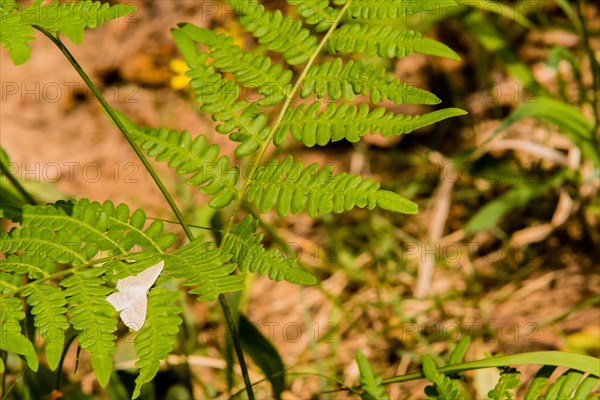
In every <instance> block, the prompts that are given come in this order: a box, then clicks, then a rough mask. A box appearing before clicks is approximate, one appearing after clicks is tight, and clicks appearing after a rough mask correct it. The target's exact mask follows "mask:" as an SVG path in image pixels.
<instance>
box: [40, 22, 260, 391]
mask: <svg viewBox="0 0 600 400" xmlns="http://www.w3.org/2000/svg"><path fill="white" fill-rule="evenodd" d="M34 28H36V29H37V30H39V31H40V32H42V33H43V34H44V35H45V36H46V37H48V38H49V39H50V40H51V41H52V42H53V43H54V44H55V45H56V46H57V47H58V48H59V49H60V51H61V52H62V53H63V54H64V56H65V57H66V58H67V60H68V61H69V62H70V63H71V65H72V66H73V68H75V70H76V71H77V73H78V74H79V76H81V79H83V81H84V82H85V84H86V85H87V86H88V87H89V89H90V91H91V92H92V93H93V95H94V97H96V99H98V101H99V102H100V105H101V106H102V108H103V109H104V111H105V112H106V114H108V116H109V118H110V119H111V120H112V122H113V123H114V124H115V125H116V126H117V128H118V129H119V130H120V131H121V133H122V134H123V136H124V137H125V139H126V140H127V142H128V143H129V145H130V146H131V148H132V149H133V150H134V151H135V153H136V155H137V156H138V158H139V159H140V161H141V162H142V164H143V165H144V168H146V170H147V171H148V173H149V174H150V176H151V177H152V180H154V183H155V184H156V186H158V189H159V190H160V192H161V193H162V194H163V196H164V198H165V199H166V200H167V203H169V207H171V210H172V211H173V213H174V214H175V217H176V218H177V220H178V221H179V223H180V224H181V227H182V228H183V230H184V232H185V235H186V236H187V237H188V239H189V240H190V241H193V240H194V234H193V233H192V230H191V229H190V227H189V225H188V224H187V223H186V222H185V219H184V217H183V214H182V213H181V211H180V210H179V207H178V206H177V204H176V203H175V201H174V200H173V197H172V196H171V195H170V193H169V191H168V190H167V188H166V186H165V185H164V184H163V182H162V180H161V179H160V177H159V176H158V174H157V173H156V171H155V170H154V168H153V167H152V165H151V164H150V162H149V161H148V159H147V158H146V156H145V155H144V153H143V152H142V150H141V149H140V148H139V147H138V146H137V145H136V144H135V141H134V140H133V138H132V137H131V135H130V134H129V132H128V131H127V128H125V125H123V123H122V122H121V120H120V119H119V118H118V117H117V115H116V114H115V112H114V111H113V109H112V107H111V106H110V105H109V104H108V102H107V101H106V100H105V99H104V97H103V96H102V93H101V92H100V90H99V89H98V87H97V86H96V85H95V84H94V82H92V80H91V79H90V77H89V76H88V75H87V73H86V72H85V71H84V70H83V68H82V67H81V65H79V63H78V62H77V60H76V59H75V57H73V55H72V54H71V52H70V51H69V49H68V48H67V47H66V46H65V45H64V43H63V42H62V41H61V40H60V39H59V38H58V37H56V36H54V35H53V34H52V33H50V32H49V31H47V30H46V29H44V28H42V27H39V26H35V25H34ZM219 303H220V305H221V308H222V310H223V314H224V315H225V321H226V323H227V328H228V329H229V332H230V334H231V335H232V337H231V339H232V341H233V345H234V347H235V350H236V354H237V356H238V361H239V363H240V368H241V369H242V375H243V376H244V382H245V383H246V389H247V391H248V397H249V398H250V399H251V400H252V399H254V393H253V392H252V385H250V384H249V382H250V375H249V374H248V369H247V367H246V362H245V360H244V353H243V351H242V345H241V343H240V341H239V338H238V337H237V328H236V326H235V323H234V321H233V319H232V318H231V310H230V309H229V306H228V305H227V300H226V298H225V296H224V295H223V294H220V295H219Z"/></svg>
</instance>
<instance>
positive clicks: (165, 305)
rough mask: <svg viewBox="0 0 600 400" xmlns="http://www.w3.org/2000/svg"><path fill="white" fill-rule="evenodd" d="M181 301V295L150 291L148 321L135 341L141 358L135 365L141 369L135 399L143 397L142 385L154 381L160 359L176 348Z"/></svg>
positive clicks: (157, 289)
mask: <svg viewBox="0 0 600 400" xmlns="http://www.w3.org/2000/svg"><path fill="white" fill-rule="evenodd" d="M178 298H179V293H178V292H169V291H167V290H165V289H160V288H156V289H152V290H150V293H149V295H148V312H147V318H146V322H145V323H144V326H143V327H142V329H141V330H140V332H139V333H138V334H137V335H136V337H135V342H134V347H135V349H136V351H137V355H138V358H139V359H138V361H137V362H136V363H135V366H136V367H138V368H139V369H140V372H139V375H138V377H137V378H136V380H135V389H134V391H133V398H134V399H135V398H137V397H138V396H139V395H140V390H141V387H142V385H143V384H144V383H146V382H150V381H151V380H152V379H153V378H154V376H155V375H156V373H157V372H158V368H159V366H160V360H162V359H164V358H165V357H166V356H167V355H168V354H169V353H170V352H171V350H172V349H173V345H174V343H175V340H176V339H177V332H179V325H181V323H182V322H183V321H182V319H181V317H179V315H180V314H181V313H182V312H183V308H182V307H181V305H179V304H178V303H177V300H178Z"/></svg>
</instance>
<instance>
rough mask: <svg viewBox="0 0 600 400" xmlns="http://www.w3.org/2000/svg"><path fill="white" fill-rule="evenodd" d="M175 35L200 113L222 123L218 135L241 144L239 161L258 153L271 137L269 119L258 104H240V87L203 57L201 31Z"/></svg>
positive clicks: (184, 29)
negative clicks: (227, 136)
mask: <svg viewBox="0 0 600 400" xmlns="http://www.w3.org/2000/svg"><path fill="white" fill-rule="evenodd" d="M171 33H172V34H173V37H174V39H175V42H176V43H177V47H178V48H179V50H180V51H181V53H182V55H183V58H184V59H185V61H186V63H187V65H188V66H189V67H190V70H189V71H188V72H187V73H186V75H187V76H188V77H190V78H191V81H190V86H191V88H192V90H193V91H194V93H195V94H196V96H197V98H196V100H197V102H198V104H200V110H201V111H204V112H207V113H210V114H212V118H213V120H215V121H220V122H222V124H220V125H217V127H216V128H215V129H216V131H217V132H219V133H221V134H224V135H227V134H229V135H230V138H231V140H233V141H236V142H241V144H240V145H239V146H238V147H237V148H236V149H235V154H236V155H237V156H238V157H244V156H248V155H250V154H252V153H254V152H255V151H257V150H258V149H259V148H260V146H261V145H262V144H264V143H265V140H266V138H267V137H268V136H269V132H270V129H269V128H268V127H267V122H268V117H267V115H266V114H264V113H262V112H260V110H259V107H258V104H257V103H252V104H251V103H249V102H248V101H246V100H242V101H238V98H239V96H240V87H239V85H238V84H236V83H235V82H233V81H230V80H228V79H224V78H223V77H222V75H221V74H220V73H218V72H216V71H215V68H214V67H213V66H208V65H207V64H206V62H207V60H208V58H209V55H208V54H207V53H200V52H199V51H198V49H197V47H196V43H198V42H201V40H202V38H203V33H202V30H201V29H200V28H198V27H196V26H193V25H189V24H182V25H181V29H178V30H173V31H171Z"/></svg>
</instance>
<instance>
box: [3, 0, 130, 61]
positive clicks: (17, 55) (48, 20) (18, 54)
mask: <svg viewBox="0 0 600 400" xmlns="http://www.w3.org/2000/svg"><path fill="white" fill-rule="evenodd" d="M133 10H134V7H133V6H131V5H125V4H117V5H114V6H111V5H110V4H108V3H101V2H100V1H92V0H82V1H79V2H66V3H59V2H58V1H54V2H52V3H49V4H42V2H41V1H36V2H34V3H32V4H30V5H29V6H26V7H24V8H19V7H18V6H16V5H15V3H14V2H8V3H6V4H5V3H3V4H2V8H1V9H0V11H1V13H2V14H1V16H0V17H1V18H2V24H1V26H0V43H2V44H4V45H5V46H6V48H7V49H8V51H9V54H10V56H11V58H12V60H13V62H14V63H15V64H17V65H18V64H22V63H24V62H26V61H27V60H28V59H29V56H30V48H29V42H30V41H31V40H33V29H32V26H39V27H41V28H44V29H46V30H48V31H49V32H50V33H53V34H57V33H62V34H64V35H66V36H67V37H69V39H71V40H72V41H73V42H74V43H76V44H80V43H81V41H82V40H83V32H84V30H85V29H86V28H95V27H97V26H100V25H102V24H103V23H104V22H106V21H109V20H112V19H116V18H119V17H122V16H124V15H127V14H129V13H130V12H132V11H133Z"/></svg>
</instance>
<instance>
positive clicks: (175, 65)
mask: <svg viewBox="0 0 600 400" xmlns="http://www.w3.org/2000/svg"><path fill="white" fill-rule="evenodd" d="M169 68H171V71H173V72H174V73H175V75H174V76H173V77H172V78H171V87H172V88H173V89H175V90H183V89H185V88H186V87H188V85H189V83H190V80H191V79H190V78H188V77H187V76H186V75H185V73H186V72H187V71H189V68H188V66H187V64H186V63H185V61H183V60H182V59H179V58H174V59H172V60H171V61H170V62H169Z"/></svg>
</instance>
